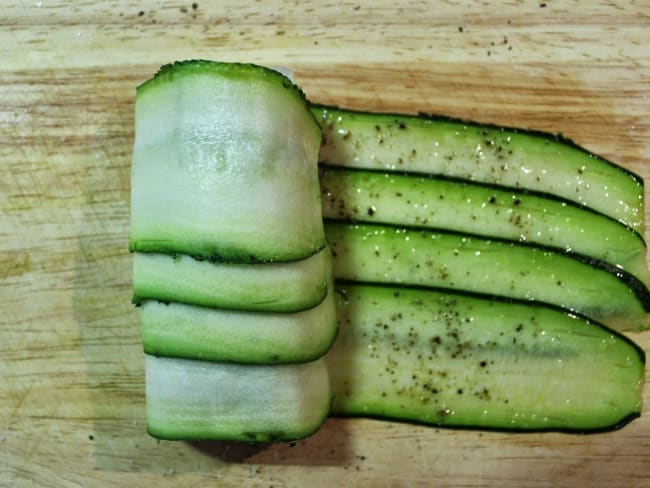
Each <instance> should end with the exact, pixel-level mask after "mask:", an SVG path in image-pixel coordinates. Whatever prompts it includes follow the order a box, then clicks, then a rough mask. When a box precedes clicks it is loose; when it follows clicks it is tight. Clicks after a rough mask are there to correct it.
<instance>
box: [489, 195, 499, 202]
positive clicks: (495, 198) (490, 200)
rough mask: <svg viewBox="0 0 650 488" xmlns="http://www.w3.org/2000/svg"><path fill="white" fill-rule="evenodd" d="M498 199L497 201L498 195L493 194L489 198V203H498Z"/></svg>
mask: <svg viewBox="0 0 650 488" xmlns="http://www.w3.org/2000/svg"><path fill="white" fill-rule="evenodd" d="M496 201H497V197H495V196H494V195H492V196H491V197H490V198H489V199H488V203H496Z"/></svg>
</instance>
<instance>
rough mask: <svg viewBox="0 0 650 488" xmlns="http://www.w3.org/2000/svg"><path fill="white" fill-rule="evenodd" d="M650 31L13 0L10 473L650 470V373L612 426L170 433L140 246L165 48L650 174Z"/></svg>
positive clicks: (516, 482) (7, 382)
mask: <svg viewBox="0 0 650 488" xmlns="http://www.w3.org/2000/svg"><path fill="white" fill-rule="evenodd" d="M649 46H650V5H649V3H648V2H647V0H643V1H638V2H634V1H620V0H619V1H607V2H582V1H580V2H579V1H574V2H567V1H562V2H560V1H554V0H548V1H546V2H543V3H542V2H539V1H528V0H526V1H523V0H522V1H515V0H512V1H507V2H494V1H489V0H485V1H480V2H459V1H452V0H447V1H441V2H421V1H420V2H415V1H412V2H407V1H402V0H390V1H384V0H377V1H374V2H368V3H364V2H361V1H358V2H357V1H347V0H339V1H326V2H318V1H301V2H299V1H295V2H281V1H279V0H275V1H272V2H263V1H258V2H243V1H242V2H239V1H236V0H227V1H226V0H224V1H220V2H216V1H210V2H209V1H206V0H198V2H197V4H196V6H193V5H192V2H189V1H183V0H181V1H174V2H165V3H164V4H163V2H154V1H124V2H119V1H99V0H98V1H92V2H87V1H83V2H82V1H79V2H64V1H55V0H41V1H37V0H24V1H16V0H13V1H12V0H9V1H7V2H3V3H2V9H1V10H0V165H1V166H0V171H1V176H0V207H1V209H2V211H1V213H0V307H1V308H0V485H1V486H22V487H31V486H35V487H36V486H38V487H51V486H57V487H58V486H66V487H67V486H71V487H77V486H78V487H88V486H151V485H153V484H154V483H156V486H178V487H184V486H187V487H190V486H224V487H231V486H232V487H240V486H250V487H271V486H273V487H276V488H277V487H288V486H313V487H317V486H337V485H338V486H345V487H373V488H374V487H383V486H411V487H428V486H440V487H443V486H446V487H452V486H457V487H469V486H499V487H500V486H512V487H533V486H534V487H539V486H548V487H551V486H553V487H555V486H621V487H623V486H625V487H643V486H645V487H647V486H650V410H649V409H650V385H646V386H648V388H646V393H645V400H646V403H647V404H648V406H647V407H646V408H645V410H644V416H643V417H642V418H641V419H639V420H636V421H635V422H633V423H632V424H630V425H628V426H627V427H626V428H624V429H623V430H620V431H617V432H612V433H607V434H598V435H589V436H577V435H566V434H531V435H512V434H510V435H509V434H504V433H493V432H492V433H488V432H475V431H454V430H444V429H434V428H426V427H418V426H412V425H404V424H397V423H391V422H381V421H375V420H361V419H331V420H329V421H328V422H327V423H326V425H325V426H324V427H323V429H322V430H321V431H320V432H319V433H318V434H316V435H315V436H313V437H312V438H310V439H307V440H304V441H300V442H298V443H297V444H296V445H295V446H291V445H289V444H277V445H262V446H251V445H246V444H244V445H239V444H233V443H224V442H201V443H184V442H156V441H155V440H154V439H152V438H150V437H148V435H147V434H146V432H145V417H144V415H145V410H144V378H143V357H142V352H141V344H140V338H139V330H138V324H137V321H136V311H135V309H134V308H133V307H132V306H131V305H130V295H131V291H130V287H131V268H130V266H131V259H130V256H129V254H128V252H127V239H128V233H129V176H130V175H129V171H130V154H131V145H132V142H133V101H134V89H135V86H136V85H137V84H139V83H141V82H143V81H144V80H146V79H147V78H149V77H150V76H152V75H153V74H154V72H155V71H156V70H157V68H158V67H159V65H161V64H164V63H167V62H171V61H174V60H179V59H187V58H196V57H203V58H210V59H216V60H227V61H247V62H256V63H259V64H265V65H276V66H277V65H282V66H287V67H289V68H291V69H292V70H294V72H295V74H296V78H297V81H298V82H299V83H300V84H301V85H302V86H303V88H304V89H305V91H306V93H307V94H308V96H309V97H310V98H311V99H313V100H314V101H318V102H324V103H338V104H339V105H343V106H348V107H353V108H359V109H371V110H390V111H400V112H416V111H427V112H434V113H442V114H447V115H452V116H458V117H466V118H472V119H478V120H480V121H486V122H493V123H499V124H506V125H515V126H528V127H534V128H537V129H544V130H550V131H555V132H563V133H564V134H566V135H567V136H569V137H571V138H573V139H575V140H576V141H577V142H579V143H580V144H582V145H584V146H586V147H587V148H589V149H590V150H593V151H595V152H597V153H600V154H602V155H604V156H605V157H608V158H611V159H613V160H615V161H617V162H619V163H621V164H622V165H624V166H626V167H628V168H630V169H632V170H634V171H637V172H638V173H640V174H641V175H642V176H643V177H644V178H646V179H647V178H648V177H650V110H649V109H650V106H649V100H648V97H649V96H650V47H649ZM633 338H634V339H635V340H636V341H637V342H638V343H639V344H640V345H641V346H642V347H643V348H644V349H646V350H649V349H650V348H649V346H650V333H643V334H635V335H633Z"/></svg>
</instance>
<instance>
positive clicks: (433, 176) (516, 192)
mask: <svg viewBox="0 0 650 488" xmlns="http://www.w3.org/2000/svg"><path fill="white" fill-rule="evenodd" d="M319 168H320V169H321V170H324V171H333V172H356V173H374V174H395V175H398V176H408V177H414V178H422V179H428V180H438V181H446V182H450V183H458V184H462V185H465V186H468V187H471V186H475V187H481V188H486V189H491V190H495V191H500V192H512V193H513V194H514V195H515V196H517V195H522V196H525V195H530V196H534V197H537V198H545V199H547V200H552V201H554V202H557V203H562V204H564V205H566V206H567V207H572V208H574V209H576V210H580V211H584V212H588V213H590V214H592V215H597V216H599V217H602V218H604V219H607V220H609V221H610V222H613V223H615V224H616V225H618V226H619V227H621V231H623V232H628V233H630V234H633V235H634V236H635V237H636V238H637V239H639V240H640V241H641V243H642V244H643V247H645V248H647V244H646V241H645V237H644V236H643V235H642V234H641V233H640V232H639V231H637V230H636V229H634V228H632V227H630V226H629V225H627V224H625V223H624V222H621V221H620V220H618V219H615V218H614V217H610V216H609V215H606V214H604V213H601V212H599V211H597V210H594V209H593V208H591V207H587V206H586V205H580V204H579V203H577V202H574V201H573V200H567V199H565V198H562V197H560V196H558V195H553V194H552V193H546V192H543V191H540V190H530V189H526V188H517V187H514V186H506V185H498V184H496V183H487V182H483V181H474V180H467V179H465V178H456V177H453V176H447V175H442V174H432V173H417V172H415V171H390V172H388V171H386V170H384V169H381V168H350V167H347V166H346V167H344V166H338V165H335V164H326V163H319ZM359 222H363V220H359ZM367 222H373V221H372V220H368V221H367ZM422 228H430V227H422ZM558 249H560V248H558Z"/></svg>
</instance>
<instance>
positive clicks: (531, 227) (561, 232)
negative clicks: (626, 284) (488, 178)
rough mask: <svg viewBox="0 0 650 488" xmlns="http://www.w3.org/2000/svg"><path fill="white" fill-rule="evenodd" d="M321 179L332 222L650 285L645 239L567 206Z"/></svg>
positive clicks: (464, 188) (338, 172)
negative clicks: (557, 258)
mask: <svg viewBox="0 0 650 488" xmlns="http://www.w3.org/2000/svg"><path fill="white" fill-rule="evenodd" d="M319 176H320V185H321V201H322V205H323V216H324V217H325V218H326V219H336V220H343V221H350V222H368V223H381V224H392V225H404V226H409V227H415V228H428V229H445V230H447V231H454V232H462V233H467V234H471V235H476V236H482V237H491V238H498V239H506V240H513V241H517V242H521V243H525V244H533V245H540V246H544V247H550V248H554V249H558V250H562V251H565V252H570V253H575V254H579V255H582V256H587V257H590V258H594V259H597V260H600V261H603V262H607V263H609V264H611V265H614V266H617V267H619V268H621V269H623V270H625V271H627V272H629V273H630V274H632V275H634V276H636V277H637V278H639V280H641V281H643V282H644V283H647V282H648V276H647V275H648V271H647V266H646V255H645V253H646V245H645V242H644V240H643V237H642V236H640V235H639V234H638V233H637V232H636V231H634V230H633V229H631V228H629V227H626V226H624V225H623V224H621V223H620V222H618V221H616V220H614V219H611V218H609V217H607V216H604V215H602V214H599V213H597V212H594V211H591V210H590V209H587V208H585V207H580V206H578V205H576V204H573V203H572V202H569V201H567V200H562V199H558V198H547V197H541V196H539V195H535V194H529V193H527V192H523V191H513V190H508V189H503V188H499V187H495V186H493V185H486V184H476V183H472V182H469V181H459V180H453V179H448V178H440V177H437V178H436V177H431V176H426V175H422V174H417V173H416V174H399V173H396V172H384V171H369V170H358V169H350V168H341V167H336V166H324V165H321V168H320V172H319Z"/></svg>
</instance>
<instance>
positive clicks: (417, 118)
mask: <svg viewBox="0 0 650 488" xmlns="http://www.w3.org/2000/svg"><path fill="white" fill-rule="evenodd" d="M311 109H312V113H313V111H314V110H319V111H323V110H331V111H336V112H343V114H345V113H349V114H351V115H362V116H370V117H374V116H379V117H386V118H394V122H395V123H396V124H397V125H398V126H399V124H400V123H402V124H403V123H404V122H419V123H422V122H450V123H452V124H458V125H462V126H468V127H473V128H477V129H485V130H497V131H500V132H502V133H511V134H523V135H529V136H533V137H537V138H541V139H543V140H545V141H549V142H555V143H559V144H564V145H567V146H570V147H573V148H574V149H578V150H579V151H580V152H582V153H584V154H586V155H587V156H589V157H591V158H594V159H596V160H598V161H601V162H603V163H606V164H607V165H609V166H611V167H613V168H614V169H617V170H619V171H621V172H623V173H624V174H626V175H627V176H630V177H631V178H632V179H633V180H635V181H636V183H637V184H638V185H640V186H641V188H644V181H643V178H642V177H641V176H640V175H638V174H636V173H635V172H633V171H632V170H629V169H627V168H625V167H623V166H621V165H619V164H616V163H614V162H613V161H610V160H608V159H605V158H604V157H602V156H599V155H597V154H594V153H592V152H590V151H588V150H587V149H585V148H584V147H582V146H580V145H579V144H577V143H576V142H575V141H573V139H570V138H568V137H566V136H564V135H563V134H561V133H559V134H553V133H550V132H546V131H542V130H538V129H524V128H518V127H509V126H501V125H497V124H493V123H482V122H477V121H474V120H467V119H462V118H459V117H450V116H447V115H438V114H428V113H424V112H418V113H417V115H411V114H397V113H391V112H369V111H364V110H351V109H347V108H341V107H338V106H336V105H323V104H317V103H312V104H311ZM317 119H318V118H317Z"/></svg>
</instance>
